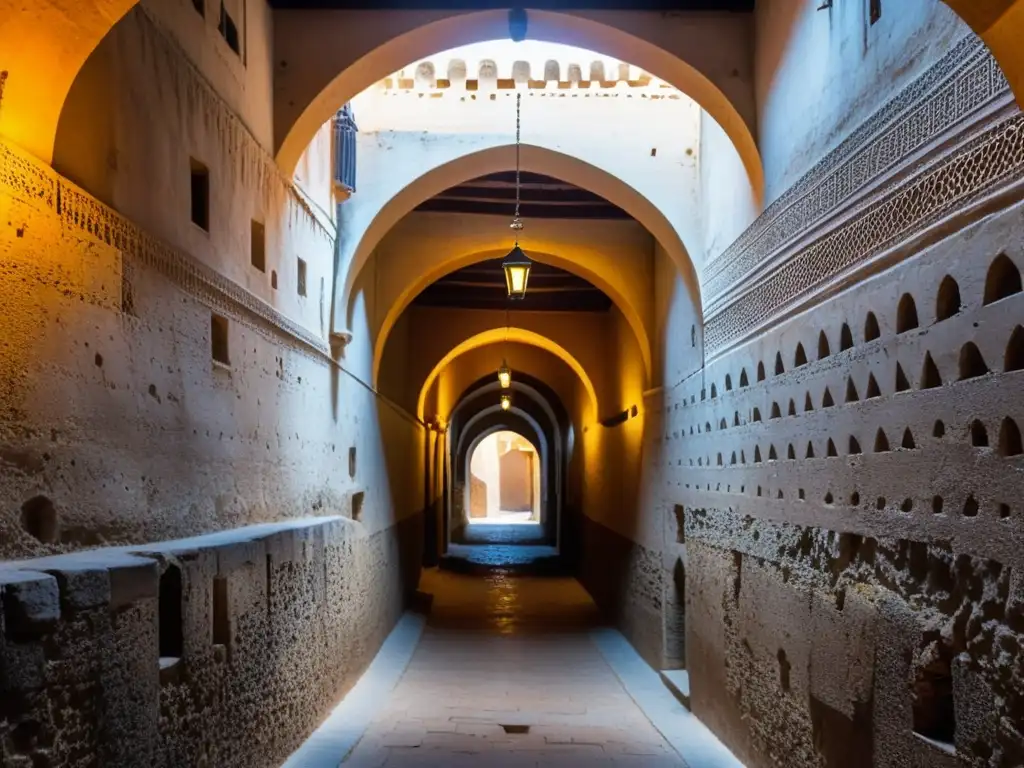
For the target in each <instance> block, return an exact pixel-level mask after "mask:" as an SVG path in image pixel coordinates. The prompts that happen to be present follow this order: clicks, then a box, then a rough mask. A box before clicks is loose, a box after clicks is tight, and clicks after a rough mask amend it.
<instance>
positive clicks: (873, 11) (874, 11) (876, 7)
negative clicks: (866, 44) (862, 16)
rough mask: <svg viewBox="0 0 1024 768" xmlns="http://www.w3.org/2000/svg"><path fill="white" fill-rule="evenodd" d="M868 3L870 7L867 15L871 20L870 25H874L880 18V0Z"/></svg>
mask: <svg viewBox="0 0 1024 768" xmlns="http://www.w3.org/2000/svg"><path fill="white" fill-rule="evenodd" d="M869 2H870V4H871V5H870V9H869V12H868V15H869V16H870V18H871V23H872V24H875V23H876V22H877V21H878V20H879V19H881V18H882V0H869Z"/></svg>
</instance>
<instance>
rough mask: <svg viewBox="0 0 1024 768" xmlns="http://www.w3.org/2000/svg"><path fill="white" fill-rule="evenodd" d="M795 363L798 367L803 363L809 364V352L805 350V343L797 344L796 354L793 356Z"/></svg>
mask: <svg viewBox="0 0 1024 768" xmlns="http://www.w3.org/2000/svg"><path fill="white" fill-rule="evenodd" d="M793 365H794V366H795V367H797V368H799V367H800V366H801V365H807V353H806V352H805V351H804V345H803V344H797V345H796V354H795V355H794V356H793Z"/></svg>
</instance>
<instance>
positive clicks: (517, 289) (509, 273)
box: [501, 93, 533, 299]
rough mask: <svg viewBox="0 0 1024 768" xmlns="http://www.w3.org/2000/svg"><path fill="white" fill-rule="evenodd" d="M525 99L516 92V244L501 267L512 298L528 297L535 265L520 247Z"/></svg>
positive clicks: (513, 221)
mask: <svg viewBox="0 0 1024 768" xmlns="http://www.w3.org/2000/svg"><path fill="white" fill-rule="evenodd" d="M522 100H523V95H522V94H521V93H517V94H516V212H515V215H514V216H513V217H512V224H511V225H510V228H511V229H512V231H513V232H515V233H516V242H515V246H514V247H513V248H512V250H511V251H509V253H508V256H506V257H505V258H504V259H502V260H501V268H502V269H503V270H505V287H506V288H508V297H509V298H510V299H525V298H526V285H527V283H528V282H529V281H530V267H532V266H533V262H532V261H530V257H529V256H527V255H526V254H525V253H523V249H522V248H520V247H519V233H520V232H521V231H522V229H523V220H522V219H521V218H520V216H519V206H520V202H521V199H520V197H521V193H520V184H519V147H520V141H519V134H520V130H519V125H520V119H519V115H520V105H521V103H522Z"/></svg>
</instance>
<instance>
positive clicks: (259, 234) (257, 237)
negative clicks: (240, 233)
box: [249, 221, 267, 272]
mask: <svg viewBox="0 0 1024 768" xmlns="http://www.w3.org/2000/svg"><path fill="white" fill-rule="evenodd" d="M249 261H250V263H251V264H252V265H253V266H254V267H256V269H258V270H259V271H260V272H266V271H267V232H266V228H265V227H264V226H263V224H261V223H260V222H258V221H253V222H252V227H251V232H250V240H249Z"/></svg>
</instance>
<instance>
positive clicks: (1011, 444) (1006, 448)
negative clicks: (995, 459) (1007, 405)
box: [999, 416, 1024, 456]
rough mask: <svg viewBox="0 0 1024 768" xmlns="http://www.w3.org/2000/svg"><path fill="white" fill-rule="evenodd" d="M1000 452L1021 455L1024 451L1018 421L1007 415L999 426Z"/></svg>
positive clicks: (1008, 454)
mask: <svg viewBox="0 0 1024 768" xmlns="http://www.w3.org/2000/svg"><path fill="white" fill-rule="evenodd" d="M999 453H1001V454H1002V455H1003V456H1020V455H1021V454H1022V453H1024V442H1022V441H1021V436H1020V428H1019V427H1018V426H1017V422H1015V421H1014V420H1013V419H1011V418H1010V417H1009V416H1007V417H1006V418H1005V419H1003V423H1002V425H1001V426H1000V427H999Z"/></svg>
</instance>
